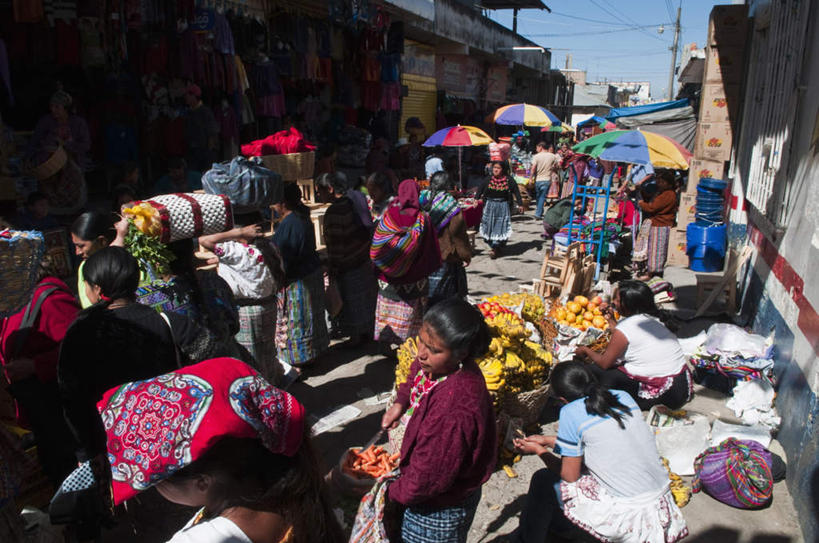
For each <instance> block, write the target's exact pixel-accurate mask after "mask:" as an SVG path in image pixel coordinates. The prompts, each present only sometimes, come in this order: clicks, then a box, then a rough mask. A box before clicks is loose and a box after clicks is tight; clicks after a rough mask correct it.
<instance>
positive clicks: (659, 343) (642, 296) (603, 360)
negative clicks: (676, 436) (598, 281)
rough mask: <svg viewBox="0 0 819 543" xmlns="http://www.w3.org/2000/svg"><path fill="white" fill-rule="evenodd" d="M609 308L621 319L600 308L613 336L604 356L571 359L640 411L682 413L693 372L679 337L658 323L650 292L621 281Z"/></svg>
mask: <svg viewBox="0 0 819 543" xmlns="http://www.w3.org/2000/svg"><path fill="white" fill-rule="evenodd" d="M612 304H613V306H614V309H616V310H617V311H619V312H620V313H622V314H623V317H625V318H624V319H623V320H621V321H619V322H618V321H616V320H615V318H614V312H613V310H612V308H611V307H608V306H607V305H606V304H603V306H602V313H603V314H604V316H605V317H606V320H607V323H608V326H609V328H611V330H612V334H611V341H610V342H609V345H608V347H607V348H606V350H605V351H603V352H602V353H596V352H594V351H592V350H591V349H589V348H588V347H578V348H577V350H576V351H575V353H576V354H577V355H580V356H585V357H587V358H588V359H589V360H591V361H592V362H593V363H594V366H593V367H592V370H593V371H594V373H595V374H596V375H597V378H598V379H599V380H600V382H601V383H602V384H603V386H605V387H606V388H613V389H617V390H625V391H626V392H628V393H629V394H631V396H632V398H634V400H635V401H636V402H637V405H639V406H640V409H643V410H645V409H650V408H651V407H652V406H654V405H659V404H662V405H666V406H668V407H670V408H671V409H677V408H679V407H681V406H682V405H683V404H685V403H686V402H687V401H689V400H690V399H691V394H692V390H693V388H692V387H693V384H692V377H691V371H690V370H689V369H688V366H687V365H686V360H685V355H684V354H683V351H682V348H680V344H679V342H678V341H677V337H676V336H675V335H674V334H673V333H672V332H671V331H670V330H669V329H668V328H666V327H665V325H663V323H662V322H660V320H659V319H658V318H657V317H656V315H657V306H656V305H655V304H654V294H653V293H652V292H651V289H650V288H649V287H648V285H646V284H645V283H643V282H642V281H633V280H629V281H621V282H620V283H619V284H618V286H617V289H615V291H614V295H613V297H612ZM567 305H568V304H567Z"/></svg>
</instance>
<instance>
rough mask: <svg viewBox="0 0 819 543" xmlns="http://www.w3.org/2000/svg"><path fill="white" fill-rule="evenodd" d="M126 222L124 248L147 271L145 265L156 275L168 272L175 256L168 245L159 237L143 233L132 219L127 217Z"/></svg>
mask: <svg viewBox="0 0 819 543" xmlns="http://www.w3.org/2000/svg"><path fill="white" fill-rule="evenodd" d="M128 223H129V224H128V235H126V236H125V248H126V249H128V252H129V253H131V255H133V257H134V258H136V259H137V261H138V262H139V267H140V269H141V270H142V271H143V272H146V273H148V272H149V270H148V269H147V266H150V267H151V268H153V271H154V272H155V273H156V274H158V275H165V274H168V273H170V268H169V264H170V263H171V261H172V260H174V258H175V257H174V255H173V253H172V252H171V251H170V249H168V246H167V245H165V244H164V243H162V242H161V241H159V238H156V237H153V236H149V235H148V234H145V233H143V232H142V231H141V230H140V229H139V228H137V227H136V226H134V222H133V220H131V219H128ZM146 265H147V266H146Z"/></svg>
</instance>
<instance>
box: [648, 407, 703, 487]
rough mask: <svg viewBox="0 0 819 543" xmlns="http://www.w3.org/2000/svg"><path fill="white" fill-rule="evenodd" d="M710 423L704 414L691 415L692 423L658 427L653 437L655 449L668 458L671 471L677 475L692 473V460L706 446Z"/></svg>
mask: <svg viewBox="0 0 819 543" xmlns="http://www.w3.org/2000/svg"><path fill="white" fill-rule="evenodd" d="M710 428H711V425H710V424H709V423H708V419H707V418H706V417H704V416H700V417H697V418H693V417H692V423H691V424H688V425H682V426H672V427H671V428H665V429H659V430H658V432H657V435H656V437H655V441H656V442H657V451H658V452H659V453H660V456H662V457H665V458H667V459H668V465H669V466H670V467H671V471H673V472H674V473H676V474H678V475H694V460H695V459H696V458H697V456H699V454H700V453H701V452H702V451H704V450H705V449H706V447H708V431H709V430H710Z"/></svg>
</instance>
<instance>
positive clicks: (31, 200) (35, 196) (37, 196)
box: [26, 190, 48, 207]
mask: <svg viewBox="0 0 819 543" xmlns="http://www.w3.org/2000/svg"><path fill="white" fill-rule="evenodd" d="M40 200H48V196H46V195H45V194H43V193H42V192H40V191H39V190H35V191H34V192H32V193H31V194H29V195H28V198H26V206H28V207H31V206H33V205H34V204H36V203H37V202H39V201H40Z"/></svg>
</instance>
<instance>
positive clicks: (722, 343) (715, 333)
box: [705, 322, 771, 358]
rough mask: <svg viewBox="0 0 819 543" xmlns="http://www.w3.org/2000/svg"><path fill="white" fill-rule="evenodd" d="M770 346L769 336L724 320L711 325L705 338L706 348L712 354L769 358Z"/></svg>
mask: <svg viewBox="0 0 819 543" xmlns="http://www.w3.org/2000/svg"><path fill="white" fill-rule="evenodd" d="M770 347H771V345H770V342H769V340H768V338H764V337H762V336H760V335H757V334H751V333H749V332H746V331H745V330H743V329H742V328H740V327H739V326H736V325H734V324H727V323H722V322H720V323H717V324H713V325H711V327H710V328H709V329H708V336H707V338H706V340H705V350H706V351H707V352H709V353H711V354H724V355H729V356H730V355H731V354H737V355H739V356H741V357H743V358H769V357H770V352H769V349H770Z"/></svg>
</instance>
